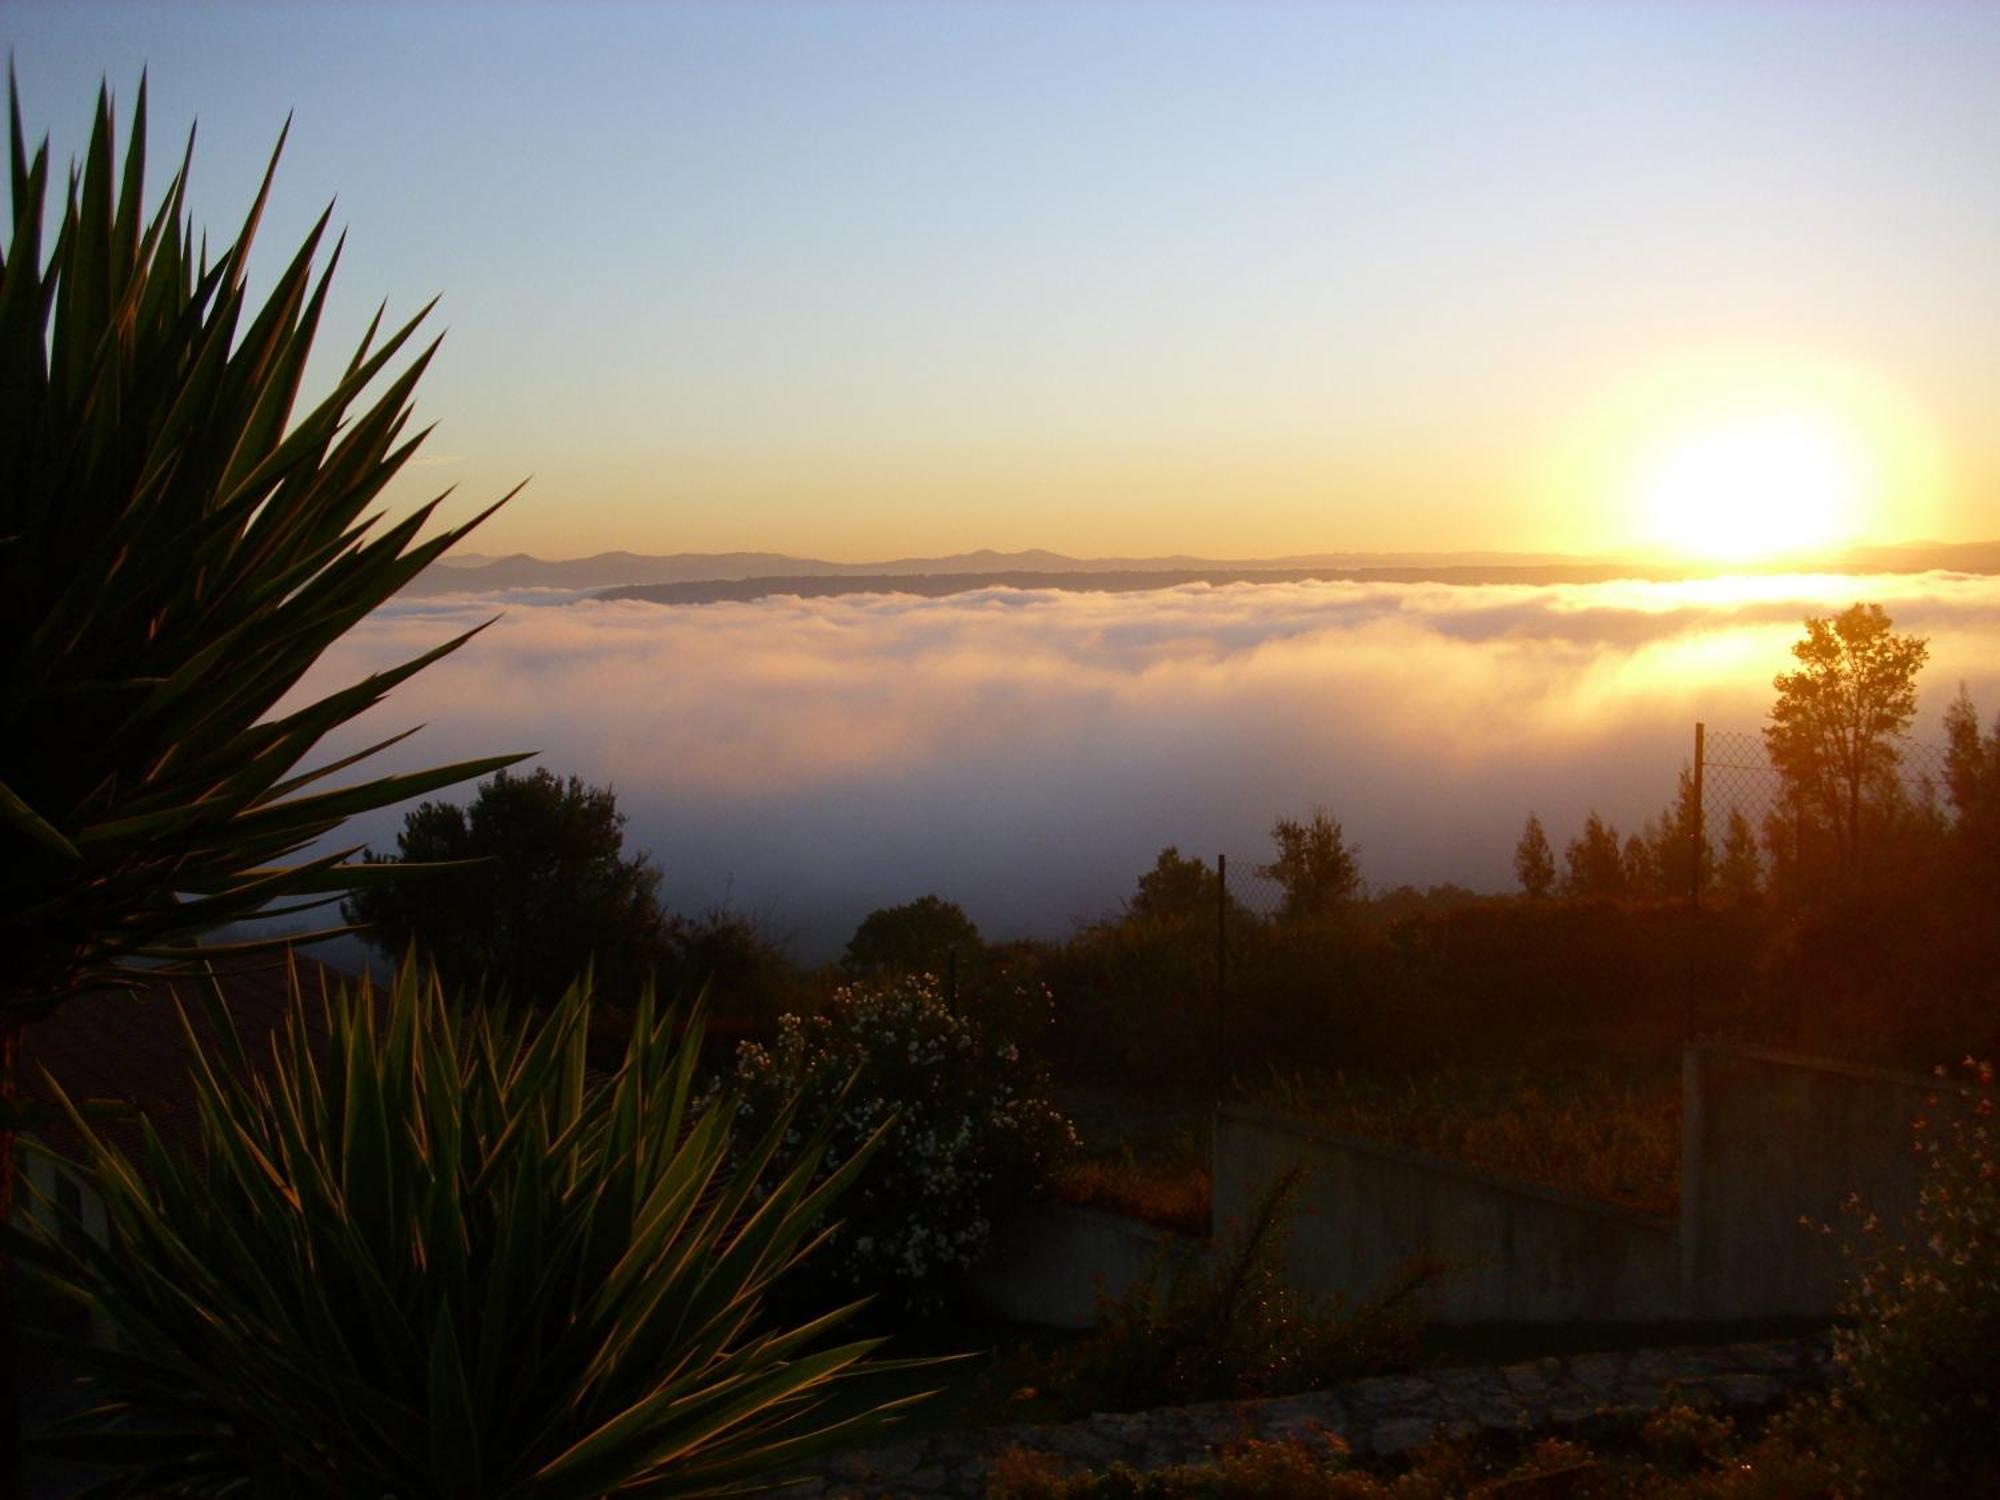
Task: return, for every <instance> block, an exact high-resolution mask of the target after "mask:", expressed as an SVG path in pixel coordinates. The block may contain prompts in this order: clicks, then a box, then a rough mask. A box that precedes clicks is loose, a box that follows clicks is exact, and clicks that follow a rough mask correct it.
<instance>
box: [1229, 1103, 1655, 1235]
mask: <svg viewBox="0 0 2000 1500" xmlns="http://www.w3.org/2000/svg"><path fill="white" fill-rule="evenodd" d="M1257 1102H1258V1103H1259V1104H1260V1105H1262V1106H1263V1107H1265V1108H1268V1109H1272V1110H1275V1111H1277V1112H1279V1113H1282V1114H1286V1115H1290V1116H1292V1117H1293V1118H1296V1119H1303V1120H1306V1121H1309V1122H1311V1123H1313V1124H1316V1125H1319V1126H1322V1127H1324V1128H1325V1129H1328V1130H1333V1131H1338V1132H1340V1133H1341V1134H1344V1135H1357V1136H1363V1137H1365V1138H1367V1139H1370V1140H1378V1141H1386V1142H1389V1143H1391V1144H1394V1145H1399V1146H1408V1147H1410V1148H1412V1149H1414V1150H1418V1151H1427V1152H1430V1153H1431V1154H1432V1155H1434V1156H1442V1157H1446V1158H1448V1159H1450V1160H1453V1161H1461V1162H1464V1163H1465V1164H1466V1165H1468V1166H1474V1167H1478V1168H1480V1169H1482V1170H1484V1171H1488V1172H1493V1173H1495V1174H1497V1175H1500V1176H1504V1177H1517V1178H1522V1179H1525V1180H1526V1181H1529V1182H1534V1183H1540V1184H1542V1185H1543V1186H1546V1187H1553V1188H1561V1189H1564V1190H1565V1191H1568V1192H1574V1193H1581V1194H1584V1195H1585V1196H1588V1197H1592V1198H1599V1199H1603V1200H1604V1201H1606V1202H1609V1203H1616V1204H1619V1205H1621V1206H1622V1207H1625V1208H1632V1209H1637V1210H1638V1211H1640V1212H1641V1213H1648V1214H1658V1215H1661V1216H1668V1215H1671V1214H1673V1213H1674V1212H1675V1210H1676V1208H1677V1207H1678V1204H1679V1201H1680V1168H1681V1096H1680V1079H1679V1076H1678V1074H1665V1073H1661V1074H1645V1075H1632V1074H1621V1073H1617V1072H1613V1071H1612V1070H1610V1069H1607V1068H1598V1069H1590V1070H1586V1071H1582V1072H1577V1073H1572V1074H1567V1075H1554V1076H1545V1075H1530V1074H1527V1073H1522V1072H1485V1071H1474V1070H1471V1069H1466V1068H1445V1069H1440V1070H1437V1071H1435V1072H1430V1073H1424V1074H1418V1075H1413V1076H1410V1077H1405V1078H1399V1079H1352V1078H1349V1077H1347V1076H1346V1075H1336V1076H1335V1077H1333V1078H1331V1079H1314V1080H1300V1079H1289V1080H1280V1081H1278V1082H1276V1083H1274V1084H1273V1085H1272V1086H1271V1087H1270V1088H1269V1089H1267V1090H1266V1091H1265V1092H1264V1093H1263V1094H1262V1095H1261V1096H1260V1097H1259V1099H1258V1100H1257Z"/></svg>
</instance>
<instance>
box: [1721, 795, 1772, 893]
mask: <svg viewBox="0 0 2000 1500" xmlns="http://www.w3.org/2000/svg"><path fill="white" fill-rule="evenodd" d="M1763 881H1764V862H1763V860H1762V858H1761V857H1760V856H1759V855H1758V852H1757V830H1756V829H1755V828H1753V827H1751V826H1750V820H1749V819H1748V818H1746V817H1744V816H1743V812H1742V809H1740V808H1735V807H1732V808H1730V809H1729V821H1728V824H1727V826H1726V828H1725V830H1724V833H1723V838H1722V858H1721V859H1720V860H1718V861H1717V862H1716V866H1715V887H1716V889H1717V891H1718V892H1719V893H1720V894H1721V895H1722V897H1723V899H1724V900H1726V901H1748V900H1750V899H1751V898H1752V897H1754V896H1755V895H1756V894H1757V893H1758V891H1759V890H1760V889H1761V888H1762V886H1763Z"/></svg>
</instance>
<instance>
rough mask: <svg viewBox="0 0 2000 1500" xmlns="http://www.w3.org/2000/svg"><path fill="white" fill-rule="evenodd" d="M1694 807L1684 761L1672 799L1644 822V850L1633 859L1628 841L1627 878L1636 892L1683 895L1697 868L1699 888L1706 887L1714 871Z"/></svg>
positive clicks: (1691, 782)
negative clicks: (1637, 857) (1654, 815)
mask: <svg viewBox="0 0 2000 1500" xmlns="http://www.w3.org/2000/svg"><path fill="white" fill-rule="evenodd" d="M1697 806H1698V804H1697V802H1696V799H1695V786H1694V772H1693V771H1692V770H1691V769H1690V768H1689V767H1688V766H1687V765H1686V764H1685V763H1683V764H1682V766H1681V774H1680V780H1679V782H1678V784H1677V785H1676V787H1675V790H1674V800H1673V801H1672V802H1670V803H1668V804H1667V806H1666V807H1665V808H1664V809H1663V810H1662V811H1661V813H1660V815H1659V817H1657V818H1650V819H1648V820H1647V822H1646V830H1645V851H1644V854H1643V856H1642V857H1641V858H1640V859H1638V860H1637V861H1636V862H1635V861H1634V860H1633V859H1631V858H1630V857H1629V856H1630V854H1631V852H1632V851H1631V846H1630V843H1629V841H1628V843H1627V854H1628V859H1627V861H1626V863H1627V866H1628V868H1627V881H1628V883H1629V884H1630V885H1631V886H1632V888H1633V891H1634V893H1635V894H1638V893H1644V894H1646V895H1649V896H1659V897H1665V898H1667V899H1674V898H1676V897H1681V898H1684V897H1686V896H1687V894H1688V892H1689V891H1690V890H1691V889H1692V888H1693V885H1694V879H1695V874H1696V871H1697V869H1699V872H1700V875H1701V883H1702V888H1703V889H1704V890H1706V889H1707V888H1708V886H1709V884H1710V882H1711V881H1712V880H1713V879H1714V873H1715V872H1714V871H1713V870H1712V869H1711V868H1710V861H1709V858H1708V855H1709V845H1708V834H1707V832H1706V831H1705V830H1704V829H1703V828H1702V826H1701V818H1700V816H1699V815H1698V814H1697V812H1696V807H1697ZM1697 859H1699V860H1700V864H1699V865H1698V866H1697V864H1696V860H1697Z"/></svg>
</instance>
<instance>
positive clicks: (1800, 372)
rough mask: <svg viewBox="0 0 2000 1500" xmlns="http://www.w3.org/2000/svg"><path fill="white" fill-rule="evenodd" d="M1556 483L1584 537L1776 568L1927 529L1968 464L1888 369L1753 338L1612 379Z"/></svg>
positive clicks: (1561, 461) (1553, 472) (1549, 489)
mask: <svg viewBox="0 0 2000 1500" xmlns="http://www.w3.org/2000/svg"><path fill="white" fill-rule="evenodd" d="M1540 482H1541V483H1542V485H1543V486H1544V487H1545V491H1544V492H1545V493H1547V494H1549V495H1550V496H1551V497H1552V498H1554V497H1560V499H1561V501H1562V502H1565V503H1566V507H1567V508H1568V510H1569V512H1570V514H1571V515H1572V516H1573V517H1574V518H1575V519H1574V521H1573V522H1572V527H1573V530H1572V531H1571V535H1572V536H1574V537H1575V538H1576V540H1574V541H1571V542H1569V543H1568V545H1570V546H1572V547H1583V546H1596V547H1600V548H1602V549H1604V550H1605V551H1607V552H1614V553H1623V554H1625V555H1631V554H1632V553H1633V552H1635V551H1641V550H1643V551H1651V552H1654V553H1656V554H1659V555H1661V556H1662V557H1665V558H1671V559H1674V560H1678V561H1681V562H1693V563H1701V564H1707V565H1711V566H1714V567H1717V568H1722V569H1729V568H1731V567H1735V566H1742V567H1745V568H1748V567H1751V566H1753V565H1754V566H1755V567H1757V568H1760V569H1761V568H1768V567H1770V566H1772V565H1780V566H1793V567H1796V566H1800V565H1806V566H1810V565H1813V564H1815V563H1818V562H1820V561H1822V560H1825V559H1827V558H1828V556H1829V555H1830V554H1834V553H1837V552H1840V551H1842V550H1843V549H1846V548H1849V547H1854V546H1859V545H1865V544H1871V543H1872V544H1888V543H1897V542H1910V541H1917V540H1922V539H1925V538H1927V537H1929V536H1930V535H1931V534H1932V533H1933V532H1934V530H1935V528H1936V525H1937V521H1938V518H1939V507H1940V505H1941V503H1942V501H1943V499H1944V497H1945V496H1946V494H1947V493H1948V492H1949V490H1950V489H1951V487H1952V483H1953V479H1952V475H1951V473H1950V472H1949V468H1948V466H1947V464H1946V463H1945V461H1944V455H1943V449H1942V445H1941V442H1940V438H1939V435H1938V432H1937V429H1936V426H1935V423H1934V422H1933V420H1932V419H1931V417H1930V415H1929V413H1928V412H1926V411H1925V410H1924V409H1923V408H1922V407H1921V406H1920V405H1919V404H1918V403H1917V402H1916V401H1914V400H1913V399H1911V397H1910V395H1909V394H1908V393H1907V392H1905V391H1904V390H1902V389H1901V388H1900V387H1899V386H1898V385H1896V384H1895V383H1894V382H1893V381H1891V380H1889V379H1886V378H1884V377H1883V376H1882V375H1881V374H1879V373H1878V372H1874V371H1870V370H1865V369H1862V368H1860V367H1857V366H1854V365H1849V364H1843V363H1838V362H1832V361H1826V360H1813V359H1804V358H1798V357H1786V356H1780V355H1760V354H1755V353H1750V352H1744V351H1737V352H1730V353H1708V354H1689V355H1683V356H1680V357H1676V358H1669V359H1663V360H1661V361H1660V362H1658V363H1657V364H1655V365H1653V366H1652V368H1651V369H1650V370H1648V371H1646V372H1645V373H1644V374H1642V375H1638V376H1636V377H1635V378H1633V379H1631V380H1629V381H1627V382H1625V383H1623V384H1620V385H1614V386H1611V387H1609V388H1607V389H1606V390H1604V392H1603V393H1602V394H1601V395H1600V396H1598V398H1597V399H1596V400H1594V401H1592V402H1591V403H1590V404H1588V405H1587V406H1582V407H1579V408H1578V410H1577V412H1576V414H1575V417H1574V419H1573V421H1572V423H1571V424H1570V425H1569V426H1568V428H1567V429H1566V430H1565V431H1564V432H1563V433H1562V434H1561V435H1560V436H1559V437H1558V439H1557V440H1556V441H1555V442H1554V443H1552V444H1551V446H1550V449H1549V450H1548V460H1547V467H1546V468H1545V469H1544V470H1543V471H1542V479H1541V481H1540ZM1586 538H1587V539H1588V540H1585V539H1586Z"/></svg>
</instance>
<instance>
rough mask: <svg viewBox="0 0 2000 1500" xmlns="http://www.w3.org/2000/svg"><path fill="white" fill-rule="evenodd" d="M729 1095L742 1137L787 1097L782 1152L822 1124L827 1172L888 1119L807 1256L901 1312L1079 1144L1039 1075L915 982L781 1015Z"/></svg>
mask: <svg viewBox="0 0 2000 1500" xmlns="http://www.w3.org/2000/svg"><path fill="white" fill-rule="evenodd" d="M1013 998H1014V999H1015V1000H1017V1001H1018V1000H1019V999H1021V998H1022V997H1018V996H1017V997H1013ZM1041 1003H1042V1004H1043V1005H1046V1004H1047V999H1046V995H1044V996H1042V997H1041ZM733 1089H734V1091H735V1093H736V1094H737V1096H738V1097H739V1098H740V1099H741V1101H742V1103H741V1105H740V1114H741V1120H740V1128H739V1131H738V1139H740V1140H743V1141H746V1142H748V1141H753V1140H755V1139H756V1138H757V1137H758V1135H759V1134H760V1132H761V1131H762V1130H763V1129H764V1128H765V1127H766V1125H767V1124H768V1122H769V1121H770V1120H771V1119H773V1118H774V1117H775V1116H776V1115H777V1113H778V1111H779V1110H781V1109H782V1108H783V1107H784V1106H785V1105H786V1104H787V1103H788V1102H790V1101H791V1100H792V1099H794V1098H796V1099H797V1100H798V1101H799V1108H798V1112H797V1114H796V1115H795V1117H794V1124H793V1129H792V1131H791V1133H790V1134H789V1135H788V1136H787V1137H786V1140H785V1145H786V1147H787V1148H788V1149H789V1148H793V1147H796V1146H798V1145H800V1144H802V1143H803V1141H804V1140H805V1139H806V1138H807V1137H808V1136H809V1135H810V1134H812V1133H813V1132H815V1131H816V1130H818V1129H819V1128H821V1127H822V1126H827V1125H829V1123H830V1129H831V1145H830V1148H829V1150H828V1153H827V1158H826V1169H827V1170H829V1171H830V1170H833V1169H834V1168H836V1167H837V1166H839V1164H840V1163H841V1162H843V1161H845V1160H846V1159H847V1158H848V1157H849V1156H850V1155H852V1154H853V1153H854V1152H855V1151H856V1150H858V1149H859V1148H860V1146H861V1145H862V1143H864V1142H865V1141H867V1140H868V1139H869V1138H870V1137H871V1136H873V1135H874V1134H875V1133H876V1131H877V1130H879V1129H882V1127H883V1126H884V1123H885V1122H887V1131H886V1134H885V1135H884V1138H883V1140H882V1143H881V1145H880V1147H879V1148H878V1149H877V1151H876V1152H875V1155H874V1156H873V1157H872V1158H871V1159H870V1161H869V1163H868V1166H867V1168H866V1169H865V1170H864V1172H863V1174H862V1176H861V1178H860V1180H859V1181H858V1182H856V1184H855V1185H854V1187H853V1188H852V1189H851V1190H850V1191H849V1192H848V1193H847V1194H846V1196H845V1198H844V1199H843V1201H842V1205H841V1207H842V1211H843V1213H844V1214H845V1222H844V1224H843V1225H842V1227H841V1229H840V1231H839V1232H838V1233H837V1234H836V1236H835V1238H834V1241H833V1243H832V1244H831V1245H829V1246H828V1249H827V1253H826V1254H825V1255H824V1256H823V1257H815V1259H816V1260H820V1261H824V1262H826V1263H830V1264H831V1265H832V1266H833V1267H834V1271H835V1274H836V1275H837V1276H838V1277H839V1278H840V1279H841V1280H842V1281H843V1282H844V1283H845V1284H846V1285H847V1286H849V1287H850V1288H853V1289H857V1290H865V1291H871V1292H889V1293H893V1294H895V1295H897V1296H899V1297H900V1298H902V1299H903V1300H905V1301H915V1302H919V1303H921V1302H926V1301H932V1300H935V1299H936V1297H937V1296H938V1295H939V1294H940V1293H941V1291H942V1290H943V1288H944V1286H945V1284H946V1282H947V1280H948V1278H949V1277H951V1276H953V1275H955V1274H957V1273H961V1272H963V1271H965V1270H967V1269H969V1268H971V1267H972V1266H973V1265H975V1264H977V1263H978V1261H979V1260H980V1259H981V1257H982V1256H984V1255H985V1253H986V1250H987V1247H988V1245H989V1244H990V1242H991V1239H992V1235H993V1227H994V1223H995V1221H996V1220H997V1219H1001V1218H1004V1217H1005V1215H1006V1214H1007V1212H1008V1211H1009V1210H1010V1209H1012V1208H1014V1207H1016V1206H1017V1205H1019V1204H1020V1203H1022V1202H1024V1201H1026V1200H1027V1199H1028V1198H1029V1197H1031V1196H1033V1195H1034V1194H1035V1193H1037V1192H1038V1191H1039V1190H1040V1189H1041V1187H1042V1184H1043V1182H1044V1181H1045V1179H1046V1178H1047V1176H1048V1174H1049V1172H1050V1171H1051V1170H1052V1169H1053V1168H1054V1167H1056V1166H1059V1165H1060V1164H1061V1163H1062V1161H1063V1160H1065V1159H1066V1158H1067V1157H1068V1156H1069V1154H1070V1153H1071V1152H1073V1151H1074V1150H1075V1148H1076V1134H1075V1131H1074V1130H1072V1129H1071V1127H1070V1124H1069V1122H1068V1121H1067V1120H1065V1119H1064V1118H1063V1116H1062V1115H1061V1114H1060V1113H1059V1112H1058V1111H1057V1110H1056V1109H1055V1107H1054V1106H1053V1105H1052V1104H1051V1103H1050V1102H1049V1100H1048V1096H1047V1079H1046V1077H1045V1076H1044V1075H1043V1074H1042V1072H1041V1071H1040V1070H1039V1069H1037V1068H1035V1067H1032V1066H1030V1065H1029V1064H1028V1063H1027V1062H1026V1061H1025V1060H1024V1058H1023V1056H1022V1054H1021V1051H1020V1048H1019V1047H1018V1046H1017V1045H1016V1044H1014V1043H1013V1042H1012V1041H1010V1040H1007V1039H1006V1038H1004V1037H1002V1036H999V1035H996V1034H994V1033H993V1032H991V1031H990V1030H989V1029H988V1028H986V1027H984V1026H982V1025H981V1024H980V1023H979V1022H978V1021H977V1020H975V1019H974V1018H972V1017H970V1016H968V1015H964V1014H960V1013H957V1012H955V1011H953V1009H952V1008H951V1007H950V1006H948V1005H947V1004H946V1003H945V1001H944V1000H943V998H942V997H941V996H940V994H939V992H938V985H937V981H936V980H935V979H933V978H931V977H930V976H928V975H915V976H908V977H902V978H895V979H888V980H884V981H881V982H879V983H866V984H856V985H853V986H851V987H849V988H845V989H841V990H837V991H835V993H834V996H833V998H832V1000H831V1001H830V1002H829V1003H828V1005H827V1006H826V1008H825V1009H824V1010H823V1011H821V1012H819V1013H818V1014H815V1015H811V1016H798V1015H786V1016H784V1017H782V1018H781V1019H780V1021H779V1024H778V1033H777V1036H776V1037H775V1039H774V1040H773V1041H772V1043H771V1045H770V1046H768V1047H764V1046H759V1045H757V1044H755V1043H745V1044H744V1045H743V1046H742V1047H740V1048H739V1049H738V1051H737V1057H736V1067H735V1073H734V1078H733ZM783 1154H784V1153H781V1156H782V1155H783ZM777 1165H778V1167H779V1168H780V1169H782V1167H783V1165H784V1162H783V1161H782V1160H781V1161H780V1162H779V1163H778V1164H777Z"/></svg>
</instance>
